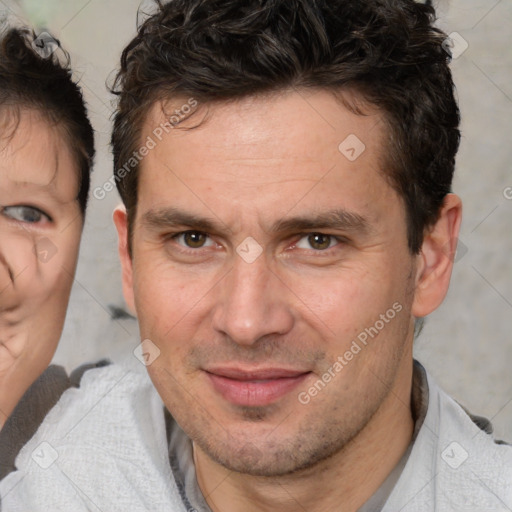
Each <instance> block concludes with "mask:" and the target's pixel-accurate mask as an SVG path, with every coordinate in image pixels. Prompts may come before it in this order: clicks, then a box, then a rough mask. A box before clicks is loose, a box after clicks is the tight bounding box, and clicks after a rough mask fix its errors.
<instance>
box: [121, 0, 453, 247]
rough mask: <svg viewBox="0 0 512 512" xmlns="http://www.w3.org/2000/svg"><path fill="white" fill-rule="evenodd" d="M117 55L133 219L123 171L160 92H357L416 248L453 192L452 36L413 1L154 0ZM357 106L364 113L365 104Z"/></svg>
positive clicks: (222, 95)
mask: <svg viewBox="0 0 512 512" xmlns="http://www.w3.org/2000/svg"><path fill="white" fill-rule="evenodd" d="M156 4H157V8H158V10H157V12H156V14H154V15H152V16H150V17H149V18H147V19H146V20H145V21H144V22H143V23H140V24H139V29H138V34H137V36H136V37H135V38H134V39H133V40H132V41H131V42H130V43H129V45H128V46H127V47H126V48H125V50H124V51H123V54H122V57H121V66H120V70H119V72H118V74H117V76H116V79H115V82H114V84H113V87H112V92H113V93H114V94H116V95H118V105H117V111H116V114H115V118H114V129H113V133H112V140H111V143H112V149H113V154H114V178H115V181H116V185H117V187H118V190H119V193H120V195H121V198H122V199H123V202H124V204H125V206H126V208H127V211H128V221H129V224H130V226H132V223H133V218H134V216H135V211H136V205H137V183H138V171H139V165H138V163H137V164H136V165H134V168H133V169H131V170H130V172H124V173H122V175H121V176H120V175H119V174H118V173H117V171H116V169H118V170H119V169H120V168H121V167H122V166H123V164H124V163H125V162H127V161H128V160H129V159H130V157H131V155H132V153H133V151H134V150H135V149H136V147H137V144H140V137H141V130H142V125H143V122H144V119H145V117H146V115H147V113H148V111H149V109H150V107H151V105H153V104H154V103H155V102H156V101H158V100H162V99H172V98H175V97H192V98H194V99H195V101H197V102H199V103H200V104H208V103H212V102H218V101H228V100H232V99H237V98H243V97H248V96H251V95H257V94H261V93H265V92H272V91H279V90H284V89H289V88H320V89H325V90H330V91H332V92H334V93H340V92H343V91H344V90H349V89H350V90H353V91H356V93H357V95H358V96H359V97H360V98H362V99H363V100H364V101H365V102H367V103H368V104H370V105H372V106H373V107H375V108H377V109H378V111H380V112H381V113H382V116H383V119H384V120H385V123H386V125H387V127H388V129H387V130H386V132H387V133H386V136H387V138H388V141H387V142H388V144H387V148H388V150H387V152H386V153H387V154H386V155H385V157H384V158H385V164H386V165H385V166H384V169H383V172H384V173H385V175H386V177H387V178H388V180H389V183H390V184H391V186H393V188H394V189H395V190H396V191H397V192H398V194H399V195H400V196H401V197H402V199H403V201H404V204H405V209H406V214H407V230H408V244H409V248H410V250H411V252H413V253H418V252H419V251H420V249H421V244H422V241H423V236H424V232H425V230H426V229H427V228H428V227H429V226H431V225H432V224H433V223H435V221H436V220H437V218H438V215H439V211H440V208H441V206H442V202H443V199H444V197H445V196H446V194H447V193H449V192H450V190H451V183H452V178H453V172H454V167H455V155H456V153H457V150H458V146H459V141H460V132H459V130H458V126H459V122H460V116H459V109H458V106H457V103H456V100H455V97H454V85H453V81H452V76H451V72H450V69H449V62H450V56H449V55H448V53H447V52H446V51H445V50H444V49H443V47H442V43H443V41H444V40H445V38H446V37H447V36H446V35H445V34H444V33H443V32H442V31H441V30H439V29H437V28H435V27H434V22H435V12H434V9H433V8H432V7H431V6H429V5H425V4H419V3H416V2H414V1H413V0H373V1H371V2H368V1H366V0H245V1H243V2H241V1H238V0H171V1H169V2H168V3H163V2H161V1H159V0H156ZM353 111H355V112H357V113H359V114H363V112H362V111H360V106H359V107H358V106H357V105H353Z"/></svg>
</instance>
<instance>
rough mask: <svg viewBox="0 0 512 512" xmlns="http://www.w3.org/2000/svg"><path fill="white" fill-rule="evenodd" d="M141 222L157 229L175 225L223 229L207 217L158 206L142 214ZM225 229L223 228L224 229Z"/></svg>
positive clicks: (200, 228)
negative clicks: (158, 207) (156, 208)
mask: <svg viewBox="0 0 512 512" xmlns="http://www.w3.org/2000/svg"><path fill="white" fill-rule="evenodd" d="M141 222H142V224H143V225H144V226H146V227H147V228H149V229H154V230H159V229H162V228H170V227H175V226H187V227H190V228H194V229H197V230H199V231H205V232H209V233H212V232H213V233H218V232H221V231H223V228H222V226H221V225H220V224H219V222H217V221H215V220H214V219H211V218H207V217H200V216H199V215H194V214H192V213H188V212H184V211H182V210H178V209H176V208H160V209H158V210H153V209H152V210H148V211H147V212H145V213H144V215H143V216H142V219H141ZM224 231H225V229H224Z"/></svg>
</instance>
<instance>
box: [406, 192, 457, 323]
mask: <svg viewBox="0 0 512 512" xmlns="http://www.w3.org/2000/svg"><path fill="white" fill-rule="evenodd" d="M461 220H462V202H461V200H460V198H459V197H458V196H456V195H455V194H448V195H447V196H446V197H445V199H444V201H443V206H442V208H441V213H440V215H439V219H438V220H437V222H436V223H435V224H434V225H433V226H432V227H431V228H430V230H429V231H428V233H426V234H425V237H424V239H423V244H422V246H421V252H420V254H419V255H418V261H417V272H416V288H415V291H414V301H413V305H412V314H413V315H414V316H415V317H417V318H419V317H425V316H427V315H429V314H430V313H432V311H434V310H435V309H437V308H438V307H439V305H440V304H441V302H443V300H444V298H445V296H446V293H447V292H448V286H449V284H450V277H451V274H452V269H453V262H454V258H455V253H456V251H457V242H458V236H459V228H460V223H461Z"/></svg>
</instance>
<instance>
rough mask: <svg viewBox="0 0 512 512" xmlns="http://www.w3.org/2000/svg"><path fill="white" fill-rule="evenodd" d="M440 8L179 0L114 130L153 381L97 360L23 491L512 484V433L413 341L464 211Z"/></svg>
mask: <svg viewBox="0 0 512 512" xmlns="http://www.w3.org/2000/svg"><path fill="white" fill-rule="evenodd" d="M432 22H433V11H432V9H431V8H430V7H427V6H423V5H418V4H416V3H414V2H412V1H410V0H400V1H395V0H394V1H391V0H381V1H379V2H364V1H361V0H353V1H341V0H329V1H326V0H325V1H322V0H318V1H311V0H286V1H285V0H272V1H257V0H249V1H247V2H239V3H234V2H220V1H213V0H209V1H206V0H187V1H185V0H175V1H172V2H169V3H167V4H165V5H159V11H158V12H157V13H156V14H155V15H154V16H152V17H150V18H149V19H148V20H147V21H146V22H145V23H144V24H143V25H142V27H141V28H140V29H139V33H138V36H137V37H136V38H135V39H134V40H133V41H132V42H131V43H130V44H129V45H128V47H127V48H126V49H125V51H124V53H123V56H122V59H121V70H120V72H119V75H118V79H117V82H116V92H117V93H118V94H119V105H118V110H117V114H116V118H115V124H114V132H113V137H112V142H113V150H114V162H115V169H116V171H115V174H114V178H113V180H115V182H116V183H117V185H118V188H119V191H120V193H121V196H122V199H123V202H124V208H123V209H118V210H116V212H115V214H114V221H115V223H116V226H117V229H118V232H119V240H120V243H119V249H120V255H121V263H122V267H123V284H124V292H125V297H126V300H127V302H128V304H129V306H130V307H131V308H132V309H134V310H135V311H136V312H137V316H138V319H139V322H140V330H141V339H142V340H143V341H142V344H141V347H140V351H139V352H140V353H139V356H140V358H141V360H142V361H143V362H144V363H145V365H147V369H148V374H149V377H150V378H151V382H149V381H148V380H147V379H146V377H145V376H144V374H143V373H142V374H141V373H140V372H139V371H137V369H131V368H125V367H122V366H115V365H114V366H111V367H108V368H106V369H102V370H92V371H88V372H86V374H85V376H84V378H83V379H82V387H81V390H72V391H68V392H66V393H65V394H64V395H63V397H62V399H61V401H60V402H59V404H58V410H56V411H52V412H50V414H49V415H48V417H47V419H46V420H45V422H44V423H43V425H42V427H41V428H40V430H39V432H38V433H37V435H36V436H35V437H34V438H33V439H32V440H31V441H30V442H29V443H28V444H27V445H26V446H25V448H24V449H23V450H22V452H21V453H20V456H19V457H18V459H17V466H18V468H19V471H18V472H16V473H14V474H12V475H10V476H9V477H8V478H7V479H6V480H4V481H3V482H2V485H1V491H2V497H3V499H4V505H5V506H6V510H9V511H10V510H46V509H47V508H48V507H50V508H51V507H52V506H53V508H57V506H60V507H63V508H65V509H67V510H98V509H99V510H162V511H163V510H179V511H186V510H189V511H192V510H195V511H201V512H202V511H207V512H208V511H213V512H217V511H223V512H226V511H227V512H237V511H244V512H245V511H275V510H279V511H285V512H286V511H296V510H307V511H308V512H316V511H320V510H322V511H323V510H340V511H356V510H359V511H373V510H383V511H386V512H396V511H397V510H402V511H405V510H407V511H409V510H411V511H412V510H414V511H418V510H419V511H433V510H442V511H445V510H457V511H460V510H471V511H482V510H493V511H502V510H503V511H505V510H512V486H511V483H512V449H511V448H510V447H509V446H506V445H499V444H497V443H495V441H494V440H493V438H492V437H491V436H490V435H489V433H488V432H487V431H488V430H489V429H490V426H489V424H488V423H487V422H485V421H484V420H483V419H481V418H474V419H472V417H471V416H470V415H468V414H467V413H466V412H465V411H464V410H463V409H462V408H461V407H460V406H459V405H457V404H456V403H455V402H454V401H453V400H451V399H450V398H449V397H447V396H446V395H445V394H444V393H443V392H442V391H441V390H440V389H439V388H438V387H437V386H436V384H435V383H434V382H433V380H432V379H431V378H430V377H429V376H428V375H427V374H426V372H425V370H424V369H423V368H422V367H421V365H419V363H414V362H413V358H412V344H413V338H414V330H415V324H416V323H417V322H418V321H420V319H422V318H424V317H425V316H427V315H428V314H429V313H431V312H432V311H434V310H435V309H436V308H437V307H438V306H439V304H440V303H441V302H442V300H443V298H444V296H445V294H446V291H447V288H448V284H449V279H450V274H451V270H452V266H453V255H454V253H455V250H456V240H457V234H458V230H459V225H460V219H461V202H460V200H459V198H458V197H457V196H455V195H454V194H452V193H451V181H452V175H453V169H454V157H455V153H456V151H457V148H458V142H459V131H458V123H459V115H458V109H457V106H456V103H455V100H454V97H453V84H452V80H451V74H450V71H449V69H448V60H449V56H448V55H447V53H446V52H445V51H444V49H443V44H442V43H443V41H444V40H445V37H446V36H445V35H444V34H443V33H442V32H440V31H439V30H437V29H435V28H433V27H432ZM445 46H446V45H445ZM155 390H156V391H155ZM156 392H158V394H157V393H156ZM161 401H163V404H164V405H165V412H164V411H163V407H162V403H161ZM66 507H67V508H66Z"/></svg>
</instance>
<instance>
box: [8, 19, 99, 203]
mask: <svg viewBox="0 0 512 512" xmlns="http://www.w3.org/2000/svg"><path fill="white" fill-rule="evenodd" d="M34 41H36V35H35V34H34V32H33V31H31V30H29V29H28V28H14V27H13V28H8V29H6V28H5V27H4V33H3V34H2V35H1V36H0V113H2V111H4V112H6V111H7V110H8V111H9V112H10V113H11V114H12V115H13V116H14V120H15V124H16V126H17V124H18V123H19V115H20V109H22V108H28V109H35V110H37V111H38V112H40V113H41V114H43V115H44V116H45V118H46V119H47V120H48V121H49V122H50V123H51V124H52V125H55V126H58V127H59V129H62V130H63V134H64V136H65V137H66V140H67V143H68V144H69V147H70V149H71V151H72V154H73V155H74V158H75V161H76V163H77V167H78V170H79V177H78V182H79V191H78V195H77V201H78V203H79V205H80V209H81V211H82V213H85V209H86V206H87V198H88V195H89V187H90V172H91V168H92V164H93V159H94V133H93V129H92V126H91V123H90V122H89V119H88V117H87V111H86V107H85V104H84V100H83V97H82V93H81V91H80V89H79V87H78V85H77V84H76V83H75V82H74V81H73V79H72V74H71V70H70V59H69V55H68V54H67V53H66V52H64V51H63V50H62V49H61V51H60V52H59V53H61V54H62V55H63V56H64V59H62V61H59V58H58V56H57V53H56V52H54V53H53V54H51V55H49V56H48V57H47V58H44V57H43V56H40V55H39V54H38V53H37V52H36V51H35V49H34V47H33V43H34ZM55 42H56V43H57V44H58V41H55ZM59 46H60V44H59ZM10 135H11V136H12V135H13V132H12V133H11V134H10ZM0 136H5V134H0Z"/></svg>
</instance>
